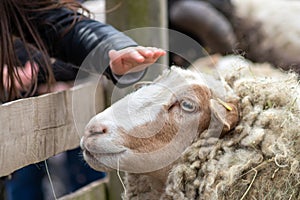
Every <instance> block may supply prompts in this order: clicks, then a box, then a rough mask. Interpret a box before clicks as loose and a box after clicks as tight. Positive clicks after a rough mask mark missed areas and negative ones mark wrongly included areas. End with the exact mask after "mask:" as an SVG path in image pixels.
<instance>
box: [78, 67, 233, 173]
mask: <svg viewBox="0 0 300 200" xmlns="http://www.w3.org/2000/svg"><path fill="white" fill-rule="evenodd" d="M213 98H214V95H213V92H212V90H211V89H210V88H209V87H208V85H207V83H206V81H205V79H204V78H203V77H202V76H201V75H200V74H197V73H195V72H191V71H187V70H182V69H180V68H176V67H172V68H171V70H168V71H165V72H164V74H163V75H162V76H161V77H160V78H158V79H157V80H156V81H154V82H153V83H151V84H149V85H145V86H142V87H141V88H139V89H138V90H136V91H135V92H133V93H131V94H129V95H127V96H126V97H124V98H123V99H121V100H119V101H118V102H116V103H114V104H113V105H112V106H111V107H109V108H107V109H106V110H104V111H103V112H101V113H99V114H98V115H96V116H95V117H94V118H92V119H91V120H90V122H89V123H88V125H87V126H86V132H85V135H84V136H83V137H82V139H81V147H82V149H83V155H84V159H85V160H86V161H87V162H88V164H89V165H90V166H91V167H93V168H94V169H96V170H100V171H103V170H105V171H107V170H109V169H117V168H119V169H120V170H122V171H128V172H132V173H146V172H151V171H156V170H159V169H161V168H164V167H166V166H170V165H171V164H172V163H174V162H175V161H176V160H177V159H178V158H179V157H180V155H181V154H182V153H183V151H184V150H185V149H186V148H187V147H188V146H189V145H190V144H191V143H192V142H193V141H194V140H195V139H196V138H197V137H198V136H199V134H201V133H202V132H203V131H204V130H206V129H208V128H209V127H210V126H211V124H212V123H211V119H212V118H214V119H217V121H218V123H219V124H220V125H221V129H220V134H221V132H222V131H223V133H224V132H227V131H229V130H230V129H231V128H232V127H233V126H234V125H235V124H236V122H237V120H238V114H237V109H236V107H235V106H234V105H230V104H227V106H228V107H230V109H228V108H227V109H226V106H220V105H221V104H219V103H218V101H216V100H214V99H213ZM230 110H231V111H230ZM222 112H223V115H222ZM228 113H229V114H228ZM224 114H225V115H224ZM212 116H214V117H212ZM220 122H221V123H220ZM224 125H225V126H224ZM213 126H214V127H215V125H213Z"/></svg>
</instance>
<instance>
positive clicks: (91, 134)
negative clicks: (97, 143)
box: [89, 131, 104, 136]
mask: <svg viewBox="0 0 300 200" xmlns="http://www.w3.org/2000/svg"><path fill="white" fill-rule="evenodd" d="M101 134H104V132H103V131H97V132H90V134H89V136H94V135H101Z"/></svg>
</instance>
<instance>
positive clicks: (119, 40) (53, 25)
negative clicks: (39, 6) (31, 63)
mask: <svg viewBox="0 0 300 200" xmlns="http://www.w3.org/2000/svg"><path fill="white" fill-rule="evenodd" d="M34 17H35V19H34V20H35V22H36V24H37V25H38V26H39V31H40V34H41V37H42V39H43V40H44V42H45V43H46V45H47V47H48V49H49V51H50V53H51V54H52V55H51V56H53V57H57V58H59V59H61V60H63V61H65V62H70V63H73V64H74V65H78V66H80V65H81V64H82V63H83V61H84V65H85V68H86V69H88V70H91V72H92V73H93V72H95V71H97V72H98V73H104V74H105V75H106V76H107V77H108V78H110V79H112V81H113V82H114V83H116V82H118V81H119V85H120V86H127V85H129V84H132V83H134V82H136V81H138V80H140V79H141V78H142V77H143V75H144V74H145V70H143V71H140V72H134V73H130V74H128V75H126V76H127V77H128V78H126V77H123V78H122V79H120V76H117V75H115V74H114V73H112V71H111V68H110V67H109V55H108V52H109V51H110V50H113V49H114V50H121V49H124V48H126V47H132V46H137V44H136V43H135V42H134V41H133V40H132V39H130V38H129V37H127V36H125V35H124V34H123V33H121V32H119V31H117V30H116V29H115V28H113V27H112V26H110V25H107V24H103V23H100V22H98V21H95V20H92V19H88V18H83V19H81V20H79V21H77V22H76V23H75V24H74V25H73V27H72V28H71V29H70V30H68V29H69V27H70V26H71V24H72V23H73V22H74V19H79V17H80V16H79V15H76V14H74V12H73V11H71V10H68V9H65V8H61V9H54V10H51V11H47V12H41V13H39V14H38V15H37V16H34ZM62 35H63V37H61V36H62ZM87 56H89V58H88V59H86V57H87ZM87 66H88V67H87ZM120 80H121V82H120ZM122 81H123V82H124V83H122Z"/></svg>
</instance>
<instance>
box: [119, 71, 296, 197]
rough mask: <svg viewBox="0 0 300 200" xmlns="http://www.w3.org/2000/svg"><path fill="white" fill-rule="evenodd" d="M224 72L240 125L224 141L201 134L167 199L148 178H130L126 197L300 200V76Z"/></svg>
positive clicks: (173, 176)
mask: <svg viewBox="0 0 300 200" xmlns="http://www.w3.org/2000/svg"><path fill="white" fill-rule="evenodd" d="M221 74H222V75H223V78H224V80H225V82H227V83H228V85H230V86H231V88H232V89H233V90H234V92H235V94H236V95H237V96H238V97H239V99H240V110H241V119H240V122H239V124H238V126H237V127H236V128H235V129H234V130H233V131H232V132H231V133H230V134H228V135H226V136H225V137H224V138H222V139H218V138H212V137H210V133H209V130H207V131H206V132H205V133H202V134H201V136H200V138H199V139H198V140H197V141H196V142H194V143H193V144H192V145H191V146H190V147H188V148H187V150H186V151H185V152H184V154H183V156H182V157H181V159H180V160H179V161H178V163H177V164H176V165H175V166H174V167H173V168H172V170H171V172H170V174H169V176H168V180H167V183H166V188H165V191H164V193H163V194H162V195H161V194H160V193H153V191H155V190H153V189H151V184H150V182H151V180H150V179H149V178H146V177H145V176H139V175H130V174H129V175H127V178H126V183H127V189H128V192H127V194H126V195H125V199H178V200H189V199H201V200H202V199H205V200H207V199H213V200H215V199H220V200H221V199H222V200H223V199H224V200H225V199H295V200H296V199H299V198H300V181H299V180H300V131H299V127H300V100H299V98H298V97H300V95H299V94H300V89H299V84H298V80H297V77H296V76H295V75H294V74H287V75H284V76H278V77H276V78H271V77H268V78H267V77H261V76H255V75H253V74H252V73H251V72H250V71H249V68H248V66H246V67H241V66H236V67H232V69H231V70H228V68H227V69H226V70H225V71H224V72H222V73H221ZM249 74H251V75H250V76H249ZM133 179H134V181H133ZM149 181H150V182H149ZM133 183H134V184H133ZM141 185H147V187H143V189H141ZM141 193H143V198H142V197H141Z"/></svg>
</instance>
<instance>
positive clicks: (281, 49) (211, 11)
mask: <svg viewBox="0 0 300 200" xmlns="http://www.w3.org/2000/svg"><path fill="white" fill-rule="evenodd" d="M200 11H201V14H200V13H199V12H200ZM186 13H188V15H187V14H186ZM299 17H300V2H299V1H293V0H225V1H215V0H202V1H177V2H176V3H174V4H173V6H172V7H171V8H170V22H171V24H173V26H174V27H175V28H177V29H178V30H180V31H184V32H188V33H190V34H191V35H194V36H195V37H196V38H197V39H199V40H200V41H201V42H202V44H203V45H204V47H206V49H208V51H209V52H210V53H222V54H223V55H225V54H231V53H236V54H242V55H243V56H245V57H246V58H248V59H250V60H252V61H254V62H269V63H271V64H272V65H274V66H276V67H279V68H282V69H284V70H287V71H288V70H293V71H295V72H297V73H300V59H299V58H298V57H299V56H298V52H299V51H300V44H299V40H298V35H299V34H300V28H299V25H298V19H299ZM222 35H223V36H222Z"/></svg>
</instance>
